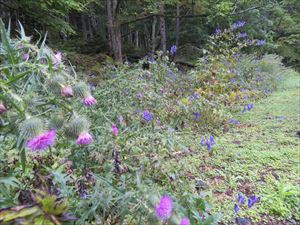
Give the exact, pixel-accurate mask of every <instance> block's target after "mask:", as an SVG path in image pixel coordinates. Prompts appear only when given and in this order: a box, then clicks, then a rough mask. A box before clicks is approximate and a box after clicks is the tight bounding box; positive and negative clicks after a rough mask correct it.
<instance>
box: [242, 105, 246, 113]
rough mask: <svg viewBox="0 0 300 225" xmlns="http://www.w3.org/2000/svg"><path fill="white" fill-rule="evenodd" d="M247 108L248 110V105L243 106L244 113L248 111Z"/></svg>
mask: <svg viewBox="0 0 300 225" xmlns="http://www.w3.org/2000/svg"><path fill="white" fill-rule="evenodd" d="M246 110H247V105H244V108H243V110H242V113H244V112H246Z"/></svg>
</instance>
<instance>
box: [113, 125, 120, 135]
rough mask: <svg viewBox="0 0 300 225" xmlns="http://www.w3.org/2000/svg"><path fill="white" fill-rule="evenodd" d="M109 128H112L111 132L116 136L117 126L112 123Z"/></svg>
mask: <svg viewBox="0 0 300 225" xmlns="http://www.w3.org/2000/svg"><path fill="white" fill-rule="evenodd" d="M111 130H112V132H113V134H114V135H115V136H118V133H119V129H118V127H117V125H116V124H114V123H113V124H112V125H111Z"/></svg>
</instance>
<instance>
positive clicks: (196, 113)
mask: <svg viewBox="0 0 300 225" xmlns="http://www.w3.org/2000/svg"><path fill="white" fill-rule="evenodd" d="M200 116H201V114H200V113H199V112H194V117H195V118H194V120H195V121H196V122H198V121H199V118H200Z"/></svg>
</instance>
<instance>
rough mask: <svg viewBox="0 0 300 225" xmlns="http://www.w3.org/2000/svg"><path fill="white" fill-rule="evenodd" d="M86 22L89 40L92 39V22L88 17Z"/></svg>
mask: <svg viewBox="0 0 300 225" xmlns="http://www.w3.org/2000/svg"><path fill="white" fill-rule="evenodd" d="M87 22H88V29H89V35H90V39H93V38H94V34H93V27H92V20H91V18H90V17H88V19H87Z"/></svg>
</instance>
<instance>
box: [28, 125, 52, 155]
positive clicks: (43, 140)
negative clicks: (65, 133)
mask: <svg viewBox="0 0 300 225" xmlns="http://www.w3.org/2000/svg"><path fill="white" fill-rule="evenodd" d="M55 138H56V131H55V130H50V131H47V132H45V133H42V134H40V135H38V136H36V137H34V138H32V139H29V140H28V141H27V144H26V146H27V147H28V148H30V149H31V150H32V151H40V150H46V149H48V148H49V147H50V146H52V145H54V143H55Z"/></svg>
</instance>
